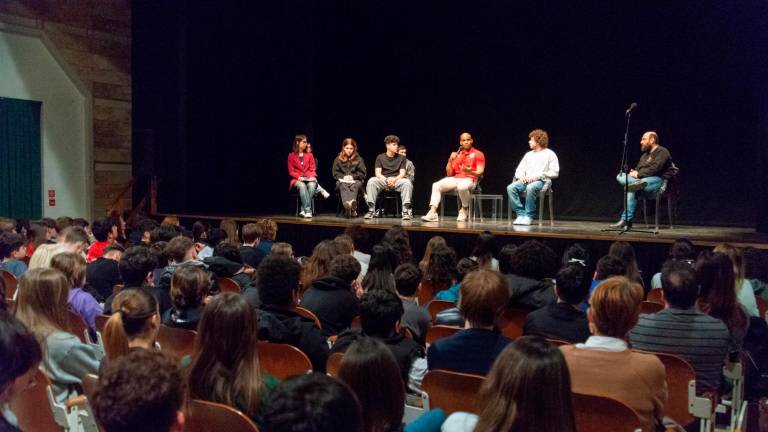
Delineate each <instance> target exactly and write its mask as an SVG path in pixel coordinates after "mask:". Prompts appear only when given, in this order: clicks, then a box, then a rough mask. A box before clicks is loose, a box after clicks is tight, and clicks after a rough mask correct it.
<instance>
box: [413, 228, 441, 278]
mask: <svg viewBox="0 0 768 432" xmlns="http://www.w3.org/2000/svg"><path fill="white" fill-rule="evenodd" d="M443 246H448V243H447V242H446V241H445V239H444V238H443V237H442V236H432V237H431V238H430V239H429V241H428V242H427V247H426V248H425V249H424V256H422V257H421V261H419V270H420V271H421V273H424V274H426V273H427V267H429V258H430V257H431V256H432V251H433V250H435V249H437V248H438V247H443Z"/></svg>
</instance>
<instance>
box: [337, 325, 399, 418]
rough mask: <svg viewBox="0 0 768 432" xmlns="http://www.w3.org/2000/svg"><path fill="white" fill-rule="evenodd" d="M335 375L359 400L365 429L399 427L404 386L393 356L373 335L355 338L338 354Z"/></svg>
mask: <svg viewBox="0 0 768 432" xmlns="http://www.w3.org/2000/svg"><path fill="white" fill-rule="evenodd" d="M372 371H375V373H371V372H372ZM339 379H340V380H341V381H342V382H344V383H346V384H347V385H348V386H349V387H350V388H351V389H352V391H354V392H355V394H356V395H357V399H358V400H359V401H360V405H361V406H362V408H363V424H364V427H365V429H364V430H365V432H389V431H394V430H399V428H400V426H401V424H402V421H403V420H402V419H403V410H404V406H405V386H404V385H403V380H402V378H401V377H400V367H399V366H398V365H397V360H395V356H394V355H393V354H392V351H390V350H389V348H387V347H386V345H384V344H383V343H382V342H379V341H378V340H376V339H373V338H368V337H363V338H360V339H358V340H357V341H356V342H354V343H353V344H352V345H351V346H350V347H349V349H347V351H346V353H345V354H344V357H342V360H341V366H340V367H339Z"/></svg>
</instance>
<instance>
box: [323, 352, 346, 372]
mask: <svg viewBox="0 0 768 432" xmlns="http://www.w3.org/2000/svg"><path fill="white" fill-rule="evenodd" d="M343 356H344V353H340V352H335V353H333V354H331V355H329V356H328V362H326V363H325V372H326V373H327V374H328V375H330V376H332V377H334V378H338V377H339V367H341V358H342V357H343Z"/></svg>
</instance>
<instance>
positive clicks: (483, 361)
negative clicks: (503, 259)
mask: <svg viewBox="0 0 768 432" xmlns="http://www.w3.org/2000/svg"><path fill="white" fill-rule="evenodd" d="M508 303H509V290H507V284H506V282H505V281H504V277H503V276H501V274H500V273H498V272H495V271H493V270H478V271H474V272H472V273H470V274H468V275H467V276H466V277H465V278H464V281H462V282H461V301H460V302H459V312H461V315H462V316H463V317H464V319H465V325H464V327H465V329H464V330H461V331H459V332H458V333H456V334H454V335H452V336H449V337H447V338H443V339H438V340H436V341H434V342H433V343H432V345H430V347H429V350H427V363H428V365H429V369H447V370H451V371H455V372H463V373H469V374H475V375H485V374H486V373H488V370H489V369H490V368H491V365H492V364H493V361H494V360H495V359H496V356H498V355H499V353H500V352H501V350H503V349H504V347H506V346H507V344H508V343H509V342H510V340H509V339H507V338H506V337H504V336H503V335H502V334H501V332H500V331H499V330H498V328H497V327H496V326H497V322H498V319H499V317H501V316H502V315H503V314H504V311H505V310H506V307H507V304H508Z"/></svg>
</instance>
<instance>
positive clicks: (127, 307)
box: [103, 288, 158, 360]
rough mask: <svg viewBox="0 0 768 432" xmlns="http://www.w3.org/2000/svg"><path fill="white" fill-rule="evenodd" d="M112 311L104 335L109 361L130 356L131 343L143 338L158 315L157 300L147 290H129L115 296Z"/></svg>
mask: <svg viewBox="0 0 768 432" xmlns="http://www.w3.org/2000/svg"><path fill="white" fill-rule="evenodd" d="M112 311H113V314H112V316H111V317H109V320H107V324H106V325H105V327H104V335H103V336H104V351H105V353H106V355H107V360H114V359H116V358H119V357H121V356H124V355H126V354H128V350H129V347H130V341H131V340H132V339H135V338H137V337H139V336H142V335H143V334H144V333H145V332H146V331H147V327H148V326H147V324H148V321H149V320H150V319H151V318H152V316H154V315H156V314H157V313H158V310H157V300H155V297H154V296H153V295H152V294H151V293H150V292H149V291H147V290H146V289H143V288H138V289H127V290H123V291H120V293H118V294H117V296H115V299H114V300H113V301H112Z"/></svg>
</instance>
